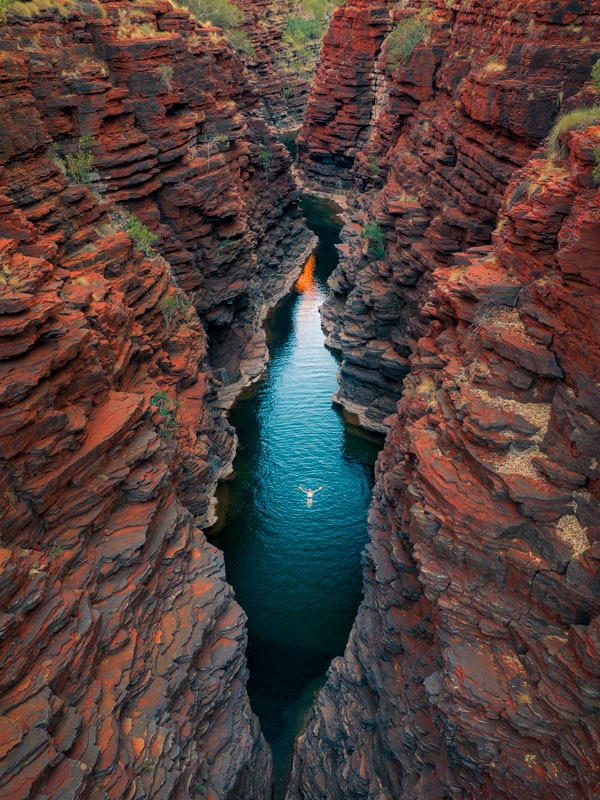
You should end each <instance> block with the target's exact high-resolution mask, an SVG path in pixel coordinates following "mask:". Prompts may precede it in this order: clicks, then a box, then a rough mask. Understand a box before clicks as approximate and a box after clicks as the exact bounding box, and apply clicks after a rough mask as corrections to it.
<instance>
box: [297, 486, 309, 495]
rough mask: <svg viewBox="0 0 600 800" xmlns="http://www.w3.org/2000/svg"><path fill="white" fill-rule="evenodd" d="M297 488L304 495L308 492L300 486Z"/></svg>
mask: <svg viewBox="0 0 600 800" xmlns="http://www.w3.org/2000/svg"><path fill="white" fill-rule="evenodd" d="M298 488H299V489H300V491H301V492H304V494H308V492H307V491H306V489H303V488H302V486H299V487H298Z"/></svg>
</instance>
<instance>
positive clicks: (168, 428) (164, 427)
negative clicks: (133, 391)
mask: <svg viewBox="0 0 600 800" xmlns="http://www.w3.org/2000/svg"><path fill="white" fill-rule="evenodd" d="M150 403H151V405H153V406H155V407H156V410H157V411H158V413H159V414H160V416H161V417H162V422H161V423H160V428H159V431H158V432H159V434H160V435H161V436H165V437H166V436H171V435H172V434H173V433H174V432H175V431H176V430H177V428H178V427H179V423H178V422H177V418H176V416H175V409H176V408H177V402H176V401H175V400H171V398H170V397H169V395H168V394H167V393H166V392H164V391H160V392H156V393H155V394H153V395H152V397H151V398H150Z"/></svg>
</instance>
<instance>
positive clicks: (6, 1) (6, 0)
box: [0, 0, 12, 24]
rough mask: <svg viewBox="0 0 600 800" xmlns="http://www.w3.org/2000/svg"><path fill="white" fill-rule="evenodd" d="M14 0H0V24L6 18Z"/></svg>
mask: <svg viewBox="0 0 600 800" xmlns="http://www.w3.org/2000/svg"><path fill="white" fill-rule="evenodd" d="M11 5H12V0H0V24H1V23H2V22H4V20H5V19H6V15H7V14H8V10H9V8H10V7H11Z"/></svg>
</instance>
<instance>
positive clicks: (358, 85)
mask: <svg viewBox="0 0 600 800" xmlns="http://www.w3.org/2000/svg"><path fill="white" fill-rule="evenodd" d="M389 28H390V19H389V12H388V9H387V5H386V4H385V2H373V0H355V2H352V3H348V4H346V5H342V6H339V7H338V8H337V9H336V10H335V11H334V14H333V19H332V21H331V24H330V26H329V29H328V31H327V34H326V35H325V39H324V42H323V51H322V54H321V61H320V63H319V68H318V70H317V75H316V78H315V82H314V85H313V87H312V91H311V94H310V98H309V103H308V107H307V109H306V116H305V120H304V125H303V126H302V130H301V131H300V134H299V136H298V139H297V146H298V162H299V164H300V166H301V167H302V171H303V174H304V177H305V178H306V180H307V183H308V184H309V185H312V186H316V188H322V187H324V188H326V189H328V190H330V191H332V190H340V189H345V188H346V187H347V186H349V185H351V182H350V179H351V175H350V168H351V167H352V165H353V163H354V159H355V157H356V153H357V152H359V151H360V149H361V148H362V147H363V146H364V144H365V142H366V139H367V136H368V131H369V123H370V112H371V108H372V106H373V103H374V101H375V75H374V67H375V59H376V57H377V54H378V52H379V50H380V47H381V43H382V41H383V37H384V36H385V34H386V32H387V31H388V30H389Z"/></svg>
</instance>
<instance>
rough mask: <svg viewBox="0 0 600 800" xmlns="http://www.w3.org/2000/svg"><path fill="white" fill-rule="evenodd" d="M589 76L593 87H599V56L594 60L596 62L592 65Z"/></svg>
mask: <svg viewBox="0 0 600 800" xmlns="http://www.w3.org/2000/svg"><path fill="white" fill-rule="evenodd" d="M591 78H592V83H593V84H594V86H595V88H596V89H600V58H599V59H598V61H596V63H595V64H594V66H593V67H592V74H591Z"/></svg>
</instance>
